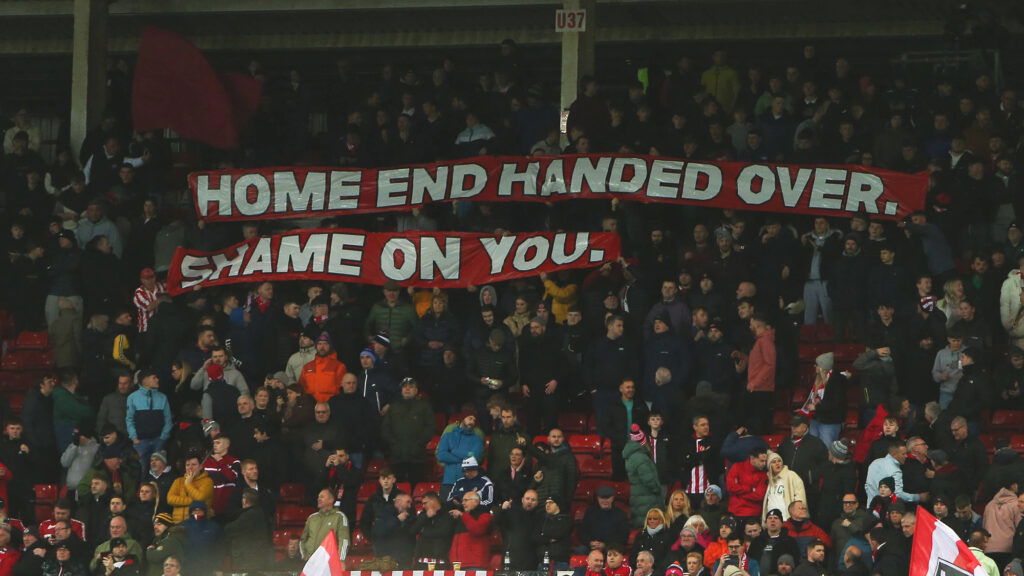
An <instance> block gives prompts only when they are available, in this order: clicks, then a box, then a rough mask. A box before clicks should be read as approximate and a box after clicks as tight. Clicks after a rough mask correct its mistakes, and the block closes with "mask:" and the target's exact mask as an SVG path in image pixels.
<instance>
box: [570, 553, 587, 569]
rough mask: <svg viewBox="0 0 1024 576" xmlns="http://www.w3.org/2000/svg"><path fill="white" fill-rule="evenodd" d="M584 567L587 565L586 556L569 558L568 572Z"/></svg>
mask: <svg viewBox="0 0 1024 576" xmlns="http://www.w3.org/2000/svg"><path fill="white" fill-rule="evenodd" d="M586 565H587V555H586V554H573V555H572V556H570V557H569V569H570V570H575V569H577V568H579V567H580V566H586Z"/></svg>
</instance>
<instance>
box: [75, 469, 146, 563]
mask: <svg viewBox="0 0 1024 576" xmlns="http://www.w3.org/2000/svg"><path fill="white" fill-rule="evenodd" d="M101 472H102V473H103V474H106V476H107V479H108V480H109V481H110V493H111V494H112V495H117V496H124V497H125V498H127V499H129V500H131V499H132V498H134V497H135V493H136V491H137V490H138V488H139V477H138V472H139V469H138V464H135V465H134V466H133V465H131V464H128V463H124V464H121V491H120V492H118V491H116V490H115V489H114V481H113V480H112V479H111V478H110V474H109V473H108V472H107V471H106V469H105V468H104V467H103V461H102V460H101V461H100V463H99V465H97V466H93V467H92V468H89V469H88V470H86V472H85V475H84V476H82V479H81V480H80V481H79V482H78V487H77V491H78V499H79V501H81V500H83V499H85V498H88V497H89V492H90V487H91V486H92V478H93V476H95V475H96V474H99V473H101ZM141 557H142V556H141V555H140V556H139V558H141Z"/></svg>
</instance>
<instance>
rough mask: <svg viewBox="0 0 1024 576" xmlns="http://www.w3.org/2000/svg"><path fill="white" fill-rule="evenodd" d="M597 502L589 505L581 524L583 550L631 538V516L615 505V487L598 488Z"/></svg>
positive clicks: (602, 546)
mask: <svg viewBox="0 0 1024 576" xmlns="http://www.w3.org/2000/svg"><path fill="white" fill-rule="evenodd" d="M595 498H596V500H597V501H596V502H595V503H594V504H591V505H590V506H589V507H587V510H586V512H584V513H583V521H582V522H581V523H580V526H579V531H578V534H579V540H580V542H581V547H580V549H581V550H604V549H605V547H606V546H607V545H608V544H610V543H612V542H626V541H628V539H629V518H628V517H627V516H626V513H625V512H623V511H622V509H621V508H619V507H618V506H615V489H614V488H612V487H611V486H608V485H604V486H601V487H599V488H598V489H597V493H596V495H595Z"/></svg>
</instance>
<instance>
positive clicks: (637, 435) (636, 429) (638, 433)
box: [629, 423, 647, 446]
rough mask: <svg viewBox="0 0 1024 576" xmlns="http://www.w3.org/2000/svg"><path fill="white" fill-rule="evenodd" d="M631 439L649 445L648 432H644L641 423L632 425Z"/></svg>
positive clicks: (630, 430) (630, 429)
mask: <svg viewBox="0 0 1024 576" xmlns="http://www.w3.org/2000/svg"><path fill="white" fill-rule="evenodd" d="M629 439H630V440H632V441H633V442H636V443H637V444H640V445H642V446H646V445H647V434H644V431H643V430H641V429H640V425H639V424H636V423H634V424H633V425H632V426H630V428H629Z"/></svg>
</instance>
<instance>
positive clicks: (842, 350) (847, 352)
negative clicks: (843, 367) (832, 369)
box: [836, 343, 864, 364]
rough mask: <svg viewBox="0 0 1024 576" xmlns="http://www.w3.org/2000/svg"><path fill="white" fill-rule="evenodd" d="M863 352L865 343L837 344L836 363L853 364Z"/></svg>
mask: <svg viewBox="0 0 1024 576" xmlns="http://www.w3.org/2000/svg"><path fill="white" fill-rule="evenodd" d="M863 352H864V345H863V344H853V343H850V344H836V364H852V363H853V361H854V360H856V359H857V356H860V355H861V354H862V353H863Z"/></svg>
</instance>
